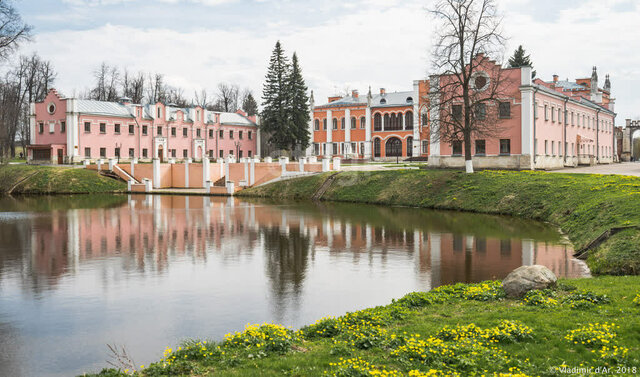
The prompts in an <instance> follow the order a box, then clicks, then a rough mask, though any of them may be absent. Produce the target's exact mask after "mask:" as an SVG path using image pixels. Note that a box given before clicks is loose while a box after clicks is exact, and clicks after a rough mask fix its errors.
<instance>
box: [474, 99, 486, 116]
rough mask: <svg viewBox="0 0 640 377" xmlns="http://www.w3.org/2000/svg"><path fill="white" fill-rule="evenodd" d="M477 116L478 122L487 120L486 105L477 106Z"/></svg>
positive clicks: (479, 104)
mask: <svg viewBox="0 0 640 377" xmlns="http://www.w3.org/2000/svg"><path fill="white" fill-rule="evenodd" d="M475 115H476V119H477V120H485V119H486V118H487V105H486V104H484V103H478V104H476V106H475Z"/></svg>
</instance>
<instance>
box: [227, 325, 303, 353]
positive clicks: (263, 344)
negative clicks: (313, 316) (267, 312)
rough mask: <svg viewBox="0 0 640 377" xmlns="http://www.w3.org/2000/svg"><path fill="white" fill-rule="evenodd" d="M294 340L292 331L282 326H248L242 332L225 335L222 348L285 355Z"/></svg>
mask: <svg viewBox="0 0 640 377" xmlns="http://www.w3.org/2000/svg"><path fill="white" fill-rule="evenodd" d="M294 338H295V337H294V333H293V331H292V330H290V329H287V328H286V327H284V326H282V325H273V324H263V325H257V324H256V325H252V324H248V325H247V326H246V327H245V330H244V331H242V332H236V333H234V334H227V335H225V337H224V342H223V343H222V347H223V348H240V349H245V350H248V351H264V352H267V353H269V352H274V353H286V352H288V351H290V350H291V346H292V345H293V341H294Z"/></svg>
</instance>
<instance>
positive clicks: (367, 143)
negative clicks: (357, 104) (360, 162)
mask: <svg viewBox="0 0 640 377" xmlns="http://www.w3.org/2000/svg"><path fill="white" fill-rule="evenodd" d="M365 117H366V120H365V130H364V153H363V154H364V158H371V107H369V106H367V109H366V110H365Z"/></svg>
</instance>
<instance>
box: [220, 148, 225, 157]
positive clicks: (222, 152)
mask: <svg viewBox="0 0 640 377" xmlns="http://www.w3.org/2000/svg"><path fill="white" fill-rule="evenodd" d="M220 158H224V151H223V150H222V149H220Z"/></svg>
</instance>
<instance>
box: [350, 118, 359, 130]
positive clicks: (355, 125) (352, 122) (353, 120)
mask: <svg viewBox="0 0 640 377" xmlns="http://www.w3.org/2000/svg"><path fill="white" fill-rule="evenodd" d="M357 123H358V121H357V120H356V117H351V129H352V130H355V129H356V127H357Z"/></svg>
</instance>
